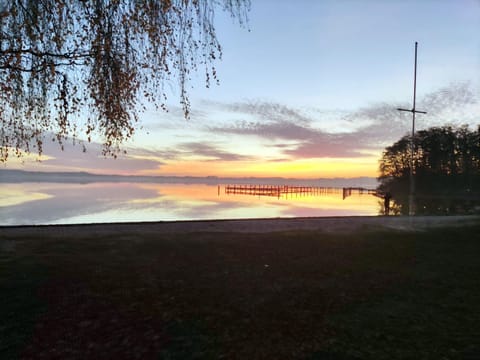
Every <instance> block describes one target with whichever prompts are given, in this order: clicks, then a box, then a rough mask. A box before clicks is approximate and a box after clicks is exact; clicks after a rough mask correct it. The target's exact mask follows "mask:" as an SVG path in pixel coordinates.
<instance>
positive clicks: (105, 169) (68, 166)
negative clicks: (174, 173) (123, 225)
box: [7, 141, 164, 174]
mask: <svg viewBox="0 0 480 360" xmlns="http://www.w3.org/2000/svg"><path fill="white" fill-rule="evenodd" d="M85 146H86V151H85V152H84V151H83V146H82V145H81V144H76V145H73V144H72V143H71V142H70V141H65V142H64V147H63V150H62V149H61V148H60V146H59V145H58V143H56V142H51V141H45V142H44V143H43V155H45V156H44V157H41V158H40V160H41V161H40V162H38V161H25V162H24V163H23V164H22V166H21V167H18V166H17V167H18V168H22V169H24V170H40V171H87V172H93V173H103V174H113V173H115V174H133V173H138V172H141V171H145V170H152V169H158V167H159V166H161V165H162V164H164V162H163V161H161V160H160V159H158V157H154V156H152V152H150V151H148V150H144V149H139V148H126V149H127V153H126V154H123V153H122V154H119V156H118V157H117V158H116V159H114V158H112V157H108V156H107V157H105V156H103V155H102V145H101V144H99V143H95V142H92V143H87V144H85ZM43 155H42V156H43ZM7 165H9V166H10V163H8V164H7Z"/></svg>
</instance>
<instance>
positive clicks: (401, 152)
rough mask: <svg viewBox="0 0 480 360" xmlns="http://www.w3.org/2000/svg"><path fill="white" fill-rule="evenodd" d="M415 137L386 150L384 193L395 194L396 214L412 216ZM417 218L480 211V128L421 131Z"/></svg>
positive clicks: (418, 139)
mask: <svg viewBox="0 0 480 360" xmlns="http://www.w3.org/2000/svg"><path fill="white" fill-rule="evenodd" d="M409 147H410V137H408V136H405V137H403V138H402V139H400V140H399V141H398V142H396V143H395V144H393V145H392V146H389V147H387V148H386V149H385V151H384V153H383V156H382V158H381V160H380V174H381V175H380V177H379V180H380V186H379V191H382V192H387V191H388V192H390V193H391V194H392V196H393V200H394V204H395V205H394V207H392V208H391V212H392V213H395V212H396V211H397V210H396V209H395V206H396V207H398V212H399V213H401V214H407V213H408V194H409V191H410V183H409V173H410V156H411V153H410V149H409ZM414 148H415V153H414V154H415V155H414V164H415V166H414V169H415V185H416V191H415V202H416V213H417V214H438V215H440V214H462V213H463V214H465V213H474V212H479V211H480V208H479V207H480V126H479V127H478V129H477V131H471V130H469V128H468V127H466V126H464V127H461V128H456V129H454V128H452V127H441V128H431V129H428V130H423V131H419V132H418V133H417V134H416V136H415V139H414Z"/></svg>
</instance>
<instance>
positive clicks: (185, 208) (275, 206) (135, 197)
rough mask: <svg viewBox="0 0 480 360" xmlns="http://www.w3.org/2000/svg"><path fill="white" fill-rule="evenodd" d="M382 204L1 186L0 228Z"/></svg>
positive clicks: (136, 188)
mask: <svg viewBox="0 0 480 360" xmlns="http://www.w3.org/2000/svg"><path fill="white" fill-rule="evenodd" d="M378 212H379V204H378V199H377V198H375V197H373V196H371V195H352V196H350V197H348V198H346V199H345V200H343V199H342V193H341V191H340V192H338V193H333V194H323V195H320V194H317V195H313V194H312V195H309V194H303V195H300V194H299V195H295V194H293V195H292V194H289V195H288V196H281V197H279V198H277V197H269V196H252V195H238V194H235V195H233V194H225V193H224V189H223V187H221V189H220V191H219V190H218V187H217V186H212V185H201V184H188V185H183V184H151V183H147V184H145V183H88V184H57V183H21V184H2V188H1V190H0V225H19V224H60V223H64V224H71V223H93V222H127V221H162V220H195V219H198V220H201V219H240V218H272V217H311V216H346V215H377V214H378Z"/></svg>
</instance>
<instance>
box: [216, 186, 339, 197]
mask: <svg viewBox="0 0 480 360" xmlns="http://www.w3.org/2000/svg"><path fill="white" fill-rule="evenodd" d="M340 191H341V189H339V188H331V187H316V186H289V185H249V184H236V185H225V194H239V195H240V194H242V195H256V196H273V197H277V198H280V197H281V196H287V195H289V194H290V195H293V194H295V195H305V196H307V195H327V194H338V193H340ZM219 192H220V188H219Z"/></svg>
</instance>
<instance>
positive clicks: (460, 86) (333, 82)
mask: <svg viewBox="0 0 480 360" xmlns="http://www.w3.org/2000/svg"><path fill="white" fill-rule="evenodd" d="M215 28H216V32H217V36H218V39H219V41H220V43H221V45H222V49H223V57H222V59H221V61H219V62H217V63H216V64H215V66H216V69H217V73H218V76H219V79H220V84H219V85H218V86H211V87H210V88H209V89H207V88H206V87H205V83H204V81H205V80H204V77H203V76H202V74H201V73H200V74H198V75H196V76H195V75H194V76H193V79H192V81H191V82H190V83H189V92H190V100H191V104H192V109H191V110H192V112H191V117H190V119H188V120H186V119H184V117H183V114H182V111H181V108H180V106H179V96H178V91H176V90H175V86H174V84H173V87H172V90H171V92H170V93H169V102H168V104H169V111H168V112H164V111H162V110H159V111H156V110H154V109H153V107H151V108H147V110H146V111H145V112H143V113H142V114H141V115H140V124H139V125H140V128H139V129H138V130H137V131H136V134H135V136H134V138H133V139H132V140H131V141H129V143H128V144H126V145H125V149H126V150H127V154H126V155H122V156H120V157H119V158H117V159H112V158H104V157H103V156H102V155H101V146H100V145H99V144H98V143H95V142H94V143H91V144H88V145H87V152H86V153H83V152H82V148H81V147H80V146H74V147H72V146H67V147H66V148H65V150H64V151H63V152H62V151H60V150H59V148H58V145H56V144H51V143H45V144H44V146H45V149H44V155H43V156H42V157H41V159H40V160H41V161H38V159H37V156H34V155H31V156H24V157H23V158H22V159H20V160H19V159H14V158H13V157H11V158H9V160H8V162H7V163H6V165H4V167H5V168H7V169H24V170H30V171H88V172H92V173H98V174H128V175H165V176H172V175H174V176H219V177H250V176H255V177H288V178H335V177H357V176H371V177H376V176H378V160H379V159H380V157H381V154H382V150H383V149H384V148H385V147H386V146H388V145H391V144H393V143H394V142H395V141H397V140H399V139H400V138H401V137H402V136H404V135H406V134H407V133H408V132H410V131H411V114H410V113H405V112H399V111H397V110H396V109H397V108H398V107H404V108H411V107H412V100H413V64H414V44H415V42H416V41H417V42H418V72H417V102H416V104H417V106H416V107H417V109H418V110H423V111H427V114H426V115H417V123H416V125H417V129H423V128H428V127H431V126H442V125H463V124H468V125H470V126H471V128H472V129H473V128H476V127H477V126H478V125H479V124H480V0H455V1H453V0H451V1H450V0H431V1H430V0H421V1H418V0H415V1H414V0H398V1H396V0H388V1H385V0H350V1H348V0H322V1H314V0H297V1H289V0H252V8H251V12H250V14H249V22H248V24H247V25H246V26H244V27H241V26H239V25H238V24H237V23H235V21H234V20H232V18H231V17H230V16H229V15H228V14H223V13H222V12H221V11H219V12H217V13H216V17H215Z"/></svg>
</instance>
